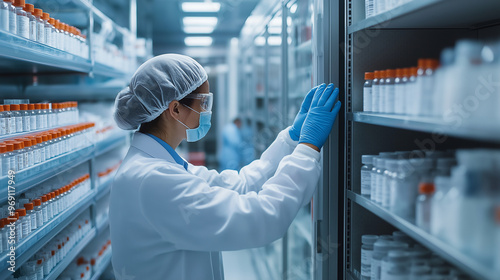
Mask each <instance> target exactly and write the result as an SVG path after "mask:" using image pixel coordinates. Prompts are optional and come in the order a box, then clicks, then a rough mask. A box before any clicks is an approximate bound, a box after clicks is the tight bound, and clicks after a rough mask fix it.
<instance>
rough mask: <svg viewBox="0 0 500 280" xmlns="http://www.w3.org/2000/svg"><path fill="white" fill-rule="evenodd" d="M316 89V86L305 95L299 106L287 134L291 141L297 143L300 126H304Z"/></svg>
mask: <svg viewBox="0 0 500 280" xmlns="http://www.w3.org/2000/svg"><path fill="white" fill-rule="evenodd" d="M323 85H324V84H323ZM317 88H318V86H315V87H313V88H312V89H311V90H310V91H309V93H308V94H307V95H306V97H305V98H304V101H302V105H301V106H300V110H299V113H298V114H297V116H296V117H295V120H294V121H293V125H292V128H290V130H289V131H288V133H290V138H292V140H293V141H299V137H300V131H301V130H302V125H303V124H304V120H305V119H306V116H307V112H308V111H309V107H311V101H312V99H313V96H314V93H315V92H316V89H317Z"/></svg>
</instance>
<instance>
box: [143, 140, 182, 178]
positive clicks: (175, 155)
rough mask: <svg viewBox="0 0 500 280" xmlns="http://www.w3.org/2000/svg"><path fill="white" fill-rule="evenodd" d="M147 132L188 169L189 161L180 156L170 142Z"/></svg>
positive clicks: (177, 161)
mask: <svg viewBox="0 0 500 280" xmlns="http://www.w3.org/2000/svg"><path fill="white" fill-rule="evenodd" d="M145 134H146V135H148V136H150V137H151V138H153V139H154V140H156V142H158V143H160V145H162V146H163V148H165V150H167V152H168V153H169V154H170V155H171V156H172V158H173V159H174V160H175V162H176V163H178V164H180V165H181V166H183V167H184V169H186V170H188V163H187V162H186V161H185V160H183V159H182V158H181V157H180V156H179V154H177V152H176V151H175V150H174V149H173V148H172V147H170V145H169V144H167V142H165V141H163V140H161V139H160V138H158V137H156V136H154V135H153V134H150V133H145Z"/></svg>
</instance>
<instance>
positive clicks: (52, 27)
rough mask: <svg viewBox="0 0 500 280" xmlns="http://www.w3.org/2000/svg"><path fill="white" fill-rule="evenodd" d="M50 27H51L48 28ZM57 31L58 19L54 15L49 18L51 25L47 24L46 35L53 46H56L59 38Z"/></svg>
mask: <svg viewBox="0 0 500 280" xmlns="http://www.w3.org/2000/svg"><path fill="white" fill-rule="evenodd" d="M47 28H49V29H50V30H49V29H47ZM56 35H57V31H56V20H55V19H54V18H52V17H50V18H49V26H48V27H47V26H45V36H46V39H45V40H46V42H48V43H47V44H48V45H49V46H51V47H54V48H55V47H56V44H57V39H56Z"/></svg>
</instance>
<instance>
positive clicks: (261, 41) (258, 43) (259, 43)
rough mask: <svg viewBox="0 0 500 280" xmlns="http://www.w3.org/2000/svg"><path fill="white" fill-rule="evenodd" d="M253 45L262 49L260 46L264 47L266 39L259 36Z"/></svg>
mask: <svg viewBox="0 0 500 280" xmlns="http://www.w3.org/2000/svg"><path fill="white" fill-rule="evenodd" d="M254 43H255V45H256V46H258V47H262V46H264V45H265V44H266V38H265V37H262V36H259V37H257V38H255V41H254Z"/></svg>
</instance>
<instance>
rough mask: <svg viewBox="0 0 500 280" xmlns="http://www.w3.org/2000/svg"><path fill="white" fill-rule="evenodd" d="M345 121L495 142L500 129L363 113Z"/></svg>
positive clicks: (499, 135)
mask: <svg viewBox="0 0 500 280" xmlns="http://www.w3.org/2000/svg"><path fill="white" fill-rule="evenodd" d="M347 119H348V120H350V121H354V122H358V123H366V124H372V125H379V126H385V127H392V128H399V129H406V130H413V131H421V132H427V133H436V134H445V135H449V136H454V137H459V138H465V139H471V140H480V141H495V142H496V141H500V127H493V126H491V127H485V126H483V127H477V126H472V125H462V126H461V127H459V128H455V127H453V125H451V124H448V123H445V122H444V121H443V120H441V119H437V118H425V117H413V116H402V115H388V114H377V113H364V112H355V113H349V114H348V115H347Z"/></svg>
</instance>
